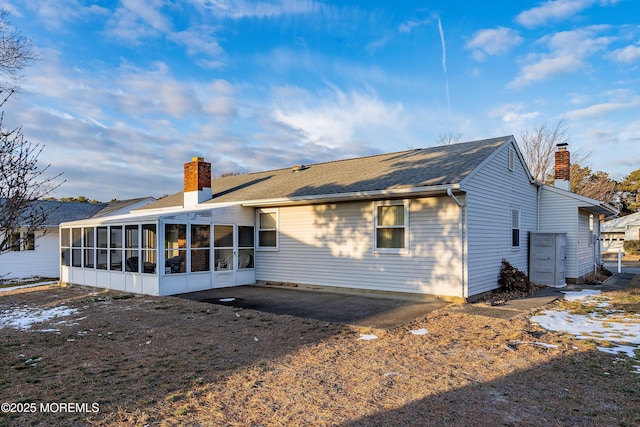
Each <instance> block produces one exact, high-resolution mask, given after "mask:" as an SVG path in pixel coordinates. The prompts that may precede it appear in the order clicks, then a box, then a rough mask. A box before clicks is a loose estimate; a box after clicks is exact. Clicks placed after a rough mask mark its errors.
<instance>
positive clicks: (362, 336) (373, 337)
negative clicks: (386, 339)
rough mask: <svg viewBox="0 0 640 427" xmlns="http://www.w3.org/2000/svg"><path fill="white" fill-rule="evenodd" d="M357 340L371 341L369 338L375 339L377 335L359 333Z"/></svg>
mask: <svg viewBox="0 0 640 427" xmlns="http://www.w3.org/2000/svg"><path fill="white" fill-rule="evenodd" d="M358 339H359V340H362V341H371V340H377V339H378V336H377V335H373V334H371V335H367V334H360V338H358Z"/></svg>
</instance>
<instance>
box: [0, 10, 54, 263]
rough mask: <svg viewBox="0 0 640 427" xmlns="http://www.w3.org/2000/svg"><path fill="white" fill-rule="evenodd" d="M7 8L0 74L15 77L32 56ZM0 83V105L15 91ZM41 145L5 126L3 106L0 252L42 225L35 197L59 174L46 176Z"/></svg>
mask: <svg viewBox="0 0 640 427" xmlns="http://www.w3.org/2000/svg"><path fill="white" fill-rule="evenodd" d="M7 16H8V12H7V11H6V10H4V9H0V75H2V77H3V78H5V77H6V78H9V79H10V80H13V81H14V83H15V81H16V80H17V79H18V78H19V76H20V73H21V72H22V69H23V68H24V67H25V66H26V65H27V64H28V63H29V62H31V61H32V60H34V59H35V57H36V56H35V55H34V54H33V50H32V49H33V47H32V44H31V42H30V40H29V39H27V38H26V37H23V36H22V35H21V34H20V32H18V31H15V30H12V29H11V27H10V25H9V23H8V21H7ZM8 86H9V84H8V83H7V82H2V83H0V109H3V108H4V106H5V104H6V103H7V101H8V100H9V98H10V97H11V95H12V94H13V93H14V92H15V89H14V88H13V87H8ZM43 148H44V147H43V146H41V145H39V144H37V143H31V142H29V141H27V140H26V139H25V138H24V135H23V133H22V127H21V126H18V127H8V126H6V124H5V114H4V110H3V111H2V112H1V113H0V254H2V253H4V252H7V251H10V250H15V249H16V248H20V247H21V246H22V245H23V244H24V242H25V240H31V239H32V238H33V235H34V234H35V231H36V230H38V229H40V228H41V227H42V225H44V223H45V221H46V219H47V213H48V212H45V210H44V209H43V208H42V206H41V204H39V203H38V199H41V198H43V197H45V196H47V195H48V194H49V193H51V191H53V190H54V189H55V188H57V187H58V186H59V185H61V184H62V182H57V181H59V180H58V178H59V177H60V174H58V175H56V176H53V177H46V176H45V173H46V171H47V170H48V168H49V166H45V167H44V168H40V167H39V165H38V156H39V155H40V153H42V150H43Z"/></svg>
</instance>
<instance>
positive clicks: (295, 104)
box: [273, 87, 404, 149]
mask: <svg viewBox="0 0 640 427" xmlns="http://www.w3.org/2000/svg"><path fill="white" fill-rule="evenodd" d="M311 104H312V105H311ZM402 109H403V107H402V104H399V103H398V104H395V105H387V104H385V103H384V102H383V101H381V100H380V99H379V98H378V97H377V96H375V95H374V94H370V93H359V92H355V91H353V92H350V93H345V92H343V91H341V90H338V89H332V90H330V91H329V93H328V94H325V96H324V99H320V101H318V98H317V97H315V96H311V95H310V94H309V93H307V92H305V91H303V90H301V89H298V88H291V87H289V88H280V89H279V94H277V99H276V106H275V109H274V112H273V118H274V120H275V121H276V122H279V123H282V124H285V125H287V126H289V127H290V128H292V129H296V130H297V131H299V132H300V134H301V135H303V136H304V138H305V140H306V141H308V142H311V143H313V144H318V145H321V146H325V147H327V148H331V149H333V148H338V147H345V146H347V145H348V144H350V143H353V142H355V141H358V140H362V139H363V136H364V135H367V136H368V137H371V140H368V141H367V142H369V143H371V144H375V143H376V142H382V140H381V139H380V138H381V136H382V133H389V132H392V131H393V130H394V129H395V132H396V133H397V132H400V131H401V128H402V127H404V124H403V121H402V117H401V112H402Z"/></svg>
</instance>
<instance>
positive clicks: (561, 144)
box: [556, 142, 569, 150]
mask: <svg viewBox="0 0 640 427" xmlns="http://www.w3.org/2000/svg"><path fill="white" fill-rule="evenodd" d="M568 146H569V143H567V142H561V143H559V144H556V147H558V148H560V149H563V150H564V149H566V148H567V147H568Z"/></svg>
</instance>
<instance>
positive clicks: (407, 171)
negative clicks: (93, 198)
mask: <svg viewBox="0 0 640 427" xmlns="http://www.w3.org/2000/svg"><path fill="white" fill-rule="evenodd" d="M510 138H511V136H504V137H500V138H492V139H485V140H480V141H472V142H465V143H459V144H452V145H444V146H436V147H430V148H422V149H415V150H407V151H401V152H396V153H388V154H379V155H374V156H368V157H359V158H355V159H347V160H337V161H333V162H327V163H318V164H312V165H308V166H307V167H306V168H304V169H303V170H300V171H297V172H294V171H292V169H290V168H288V169H277V170H271V171H265V172H257V173H250V174H245V175H235V176H227V177H223V178H215V179H213V180H212V193H213V198H212V199H211V200H210V201H208V202H206V203H225V202H239V201H256V200H265V199H279V198H292V197H296V198H304V197H313V196H319V195H337V194H343V193H353V192H367V191H375V190H389V189H401V188H415V187H428V186H437V185H447V184H457V183H460V182H461V181H462V180H463V179H464V178H465V177H466V176H468V175H469V174H470V173H471V171H473V170H474V169H475V168H476V167H477V166H478V165H479V164H480V163H482V161H484V160H485V159H486V158H487V157H489V156H490V155H491V154H492V153H493V152H494V151H495V150H496V149H497V148H498V147H500V146H501V145H502V144H504V143H505V142H507V141H508V140H509V139H510ZM182 204H183V193H182V192H180V193H176V194H173V195H171V196H168V197H165V198H163V199H160V200H158V201H157V202H154V203H150V204H148V205H146V206H144V207H143V208H142V209H155V208H165V207H176V206H182Z"/></svg>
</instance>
